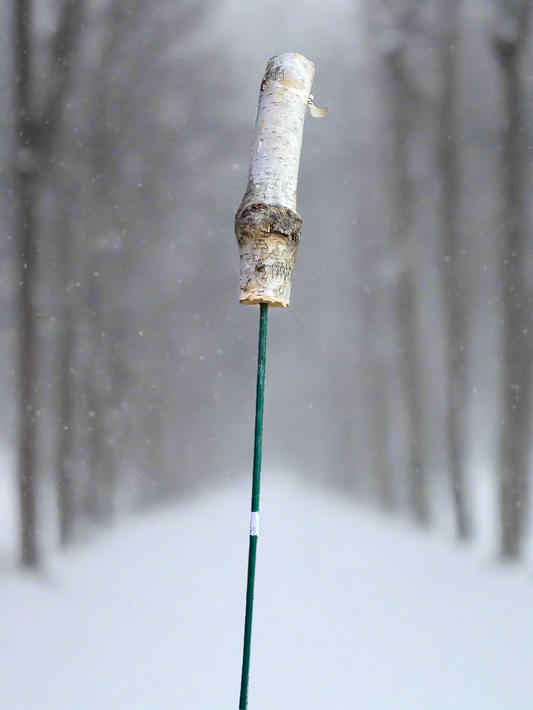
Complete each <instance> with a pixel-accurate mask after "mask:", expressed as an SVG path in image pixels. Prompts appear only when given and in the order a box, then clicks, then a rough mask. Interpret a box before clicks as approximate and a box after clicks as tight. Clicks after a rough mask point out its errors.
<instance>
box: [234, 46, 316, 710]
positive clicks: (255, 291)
mask: <svg viewBox="0 0 533 710" xmlns="http://www.w3.org/2000/svg"><path fill="white" fill-rule="evenodd" d="M314 76H315V66H314V64H313V62H311V61H310V60H309V59H307V58H306V57H304V56H302V55H301V54H293V53H290V52H287V53H285V54H278V55H277V56H275V57H272V59H270V60H269V61H268V63H267V67H266V72H265V76H264V78H263V81H262V83H261V91H260V94H259V107H258V109H257V118H256V122H255V132H254V138H253V144H252V156H251V161H250V171H249V173H248V185H247V187H246V192H245V193H244V197H243V199H242V202H241V204H240V206H239V209H238V210H237V214H236V215H235V235H236V237H237V242H238V245H239V252H240V283H239V287H240V296H239V300H240V302H241V303H242V304H244V305H251V306H254V305H260V321H259V350H258V359H257V397H256V412H255V439H254V464H253V479H252V506H251V508H252V515H251V522H250V547H249V554H248V582H247V590H246V617H245V624H244V649H243V661H242V675H241V690H240V699H239V710H246V708H247V707H248V685H249V674H250V647H251V637H252V616H253V602H254V586H255V563H256V551H257V538H258V534H259V495H260V483H261V458H262V447H263V411H264V397H265V367H266V345H267V329H268V308H269V306H273V307H277V308H287V306H288V305H289V302H290V296H291V282H292V274H293V271H294V265H295V263H296V256H297V253H298V246H299V244H300V237H301V235H302V218H301V217H300V215H299V214H298V212H297V210H296V189H297V184H298V171H299V168H300V154H301V150H302V140H303V132H304V123H305V115H306V111H307V108H308V107H309V108H310V112H311V115H312V116H315V117H321V116H325V115H326V113H327V109H317V108H316V107H315V106H314V105H313V102H312V99H313V96H312V94H311V86H312V84H313V79H314Z"/></svg>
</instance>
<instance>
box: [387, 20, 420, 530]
mask: <svg viewBox="0 0 533 710" xmlns="http://www.w3.org/2000/svg"><path fill="white" fill-rule="evenodd" d="M405 46H406V36H405V35H404V34H403V33H402V29H401V27H398V28H397V33H396V34H395V35H394V41H393V42H392V43H391V45H390V46H389V47H388V48H387V50H386V52H385V54H384V58H385V65H386V68H387V73H388V78H389V86H390V96H391V109H392V110H391V115H392V121H391V123H392V125H391V134H392V135H391V160H390V167H389V172H390V177H389V179H390V190H391V203H392V209H391V222H392V235H393V237H394V238H395V241H396V242H397V245H398V252H399V258H400V261H401V265H400V270H399V274H398V277H397V285H396V292H397V297H396V299H395V310H396V330H397V335H398V357H399V370H400V378H401V389H402V393H403V398H404V401H405V406H406V414H407V422H406V429H407V442H408V454H407V455H408V493H409V502H410V506H411V509H412V512H413V514H414V516H415V519H416V521H417V522H418V523H419V524H421V525H427V524H428V523H429V522H430V511H429V505H428V494H427V479H426V469H425V451H424V412H423V381H422V372H423V369H422V363H421V355H420V352H421V347H420V340H419V337H418V319H417V308H418V304H417V281H416V278H417V256H416V244H415V241H414V240H415V237H414V233H413V210H414V185H413V179H412V176H411V171H410V140H411V130H412V124H413V120H414V115H415V113H414V109H415V105H416V101H417V99H416V92H415V89H414V87H413V85H412V83H411V81H410V79H409V76H408V73H407V69H406V66H405V57H404V53H405Z"/></svg>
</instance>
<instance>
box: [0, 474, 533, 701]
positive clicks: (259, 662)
mask: <svg viewBox="0 0 533 710" xmlns="http://www.w3.org/2000/svg"><path fill="white" fill-rule="evenodd" d="M263 486H264V492H263V499H262V516H261V536H260V541H259V556H258V574H257V594H256V615H255V623H254V638H253V649H252V672H251V687H250V710H283V709H285V708H287V709H288V708H291V710H292V709H298V708H302V710H303V708H305V709H306V710H319V709H320V710H325V709H326V708H328V709H329V708H334V709H336V710H343V709H346V710H355V709H361V710H528V709H529V708H532V707H533V671H532V669H533V614H532V599H533V585H532V583H531V580H530V579H529V578H528V576H527V575H526V574H525V573H524V571H523V570H522V571H520V570H514V569H512V568H508V567H502V566H498V565H496V564H494V565H493V564H487V563H486V562H485V563H483V562H481V561H480V559H479V555H478V554H476V553H475V552H472V551H465V550H460V549H458V548H456V547H454V546H453V545H451V544H450V542H449V541H446V540H442V539H440V538H435V537H432V536H421V535H420V534H419V533H417V532H415V531H412V530H410V529H409V528H406V527H405V526H403V525H400V524H392V523H386V522H384V521H383V519H381V518H377V517H374V515H372V514H370V513H368V512H364V511H361V510H360V509H358V508H354V507H352V506H351V505H349V504H348V503H344V502H343V501H342V500H341V499H338V498H334V497H331V496H328V495H327V494H325V493H322V492H320V491H318V490H316V489H305V488H303V487H301V484H298V483H296V482H291V481H288V480H283V479H281V478H279V477H277V478H272V477H271V476H269V475H268V473H267V474H266V475H265V476H264V483H263ZM248 489H249V486H248V485H247V484H242V483H234V482H232V481H228V482H227V485H226V487H225V489H224V490H219V491H218V492H213V493H211V494H210V495H209V496H205V497H204V498H201V499H195V500H189V501H184V502H183V503H182V504H181V505H180V506H176V507H173V508H169V509H168V510H166V511H163V512H160V513H158V514H153V515H152V516H149V517H148V516H147V517H143V518H138V519H133V520H130V521H128V522H126V523H125V524H124V525H123V526H122V527H121V528H120V529H118V530H117V531H116V532H112V533H111V534H106V535H105V536H102V537H101V538H99V539H98V540H96V541H93V542H92V543H91V544H87V545H86V546H84V547H81V548H78V549H77V550H75V551H72V552H71V553H70V554H69V555H67V556H63V557H61V558H60V557H55V558H53V559H52V560H51V562H50V565H49V567H48V571H47V574H46V575H45V576H44V578H43V579H41V580H38V581H36V580H34V579H32V578H30V577H25V578H23V577H21V576H19V575H17V574H15V573H9V574H7V573H6V571H5V569H4V570H3V572H2V573H1V574H2V576H1V577H0V610H1V611H0V653H1V658H0V669H1V671H0V673H1V674H0V706H1V708H2V710H48V708H50V709H51V710H52V709H53V710H147V709H148V708H153V709H154V710H177V709H179V710H225V709H227V710H230V709H235V708H237V706H238V689H239V678H240V662H241V644H242V627H243V612H244V590H245V569H246V556H247V544H248V539H247V527H248V523H249V515H248V513H247V510H248V499H249V495H248Z"/></svg>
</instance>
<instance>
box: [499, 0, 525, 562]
mask: <svg viewBox="0 0 533 710" xmlns="http://www.w3.org/2000/svg"><path fill="white" fill-rule="evenodd" d="M498 10H499V12H498V14H497V17H496V22H495V27H494V32H493V38H492V39H493V47H494V52H495V55H496V59H497V61H498V64H499V66H500V69H501V74H502V84H503V94H504V111H505V128H504V134H503V145H502V153H501V156H502V160H501V173H502V252H501V282H502V291H503V394H504V408H505V410H504V416H503V422H502V426H501V430H500V462H499V466H500V516H501V526H502V537H501V554H502V556H503V557H506V558H516V557H519V555H520V552H521V546H522V540H523V535H524V527H525V521H526V515H527V509H528V490H529V478H530V476H529V452H530V445H529V442H530V436H531V384H532V383H531V356H532V354H533V353H532V347H531V314H530V310H529V304H530V289H529V283H528V278H527V274H528V269H527V258H528V230H527V217H526V205H525V194H524V190H525V179H526V169H527V166H526V162H525V160H526V159H528V158H525V156H527V155H528V154H527V151H526V146H525V143H524V141H523V129H524V126H525V124H526V120H525V118H524V104H525V96H524V93H525V92H524V88H523V85H522V80H521V77H520V59H521V56H522V50H523V46H524V44H525V41H526V38H527V33H528V28H529V19H530V15H531V2H530V0H522V1H521V2H520V1H518V2H510V1H505V0H501V1H500V3H499V7H498Z"/></svg>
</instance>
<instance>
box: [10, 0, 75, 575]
mask: <svg viewBox="0 0 533 710" xmlns="http://www.w3.org/2000/svg"><path fill="white" fill-rule="evenodd" d="M13 9H14V12H13V21H14V38H15V41H14V62H13V71H14V76H15V80H14V86H15V102H14V103H15V129H16V140H17V142H18V145H17V146H16V150H17V160H16V168H15V169H16V173H17V174H16V176H15V180H14V188H15V193H16V202H17V209H18V214H17V220H16V222H17V226H16V229H17V241H18V244H19V249H20V252H19V253H20V256H21V275H20V285H19V291H18V306H19V315H18V317H19V323H18V338H19V357H18V360H19V368H20V385H19V405H20V423H19V433H18V439H19V461H18V477H19V491H20V528H21V563H22V565H23V566H25V567H37V566H38V564H39V553H38V549H37V540H36V535H37V510H36V490H35V487H36V477H37V464H38V456H37V453H38V432H37V425H36V419H35V417H36V412H37V409H38V359H39V352H38V316H39V309H38V305H37V293H38V288H37V262H38V251H39V249H38V246H37V232H36V230H37V224H38V221H37V213H38V202H39V191H40V187H41V185H42V181H43V178H44V175H45V172H46V167H47V164H48V160H47V158H48V157H49V156H50V153H51V151H52V146H53V141H54V138H55V136H56V134H57V133H58V130H59V126H60V121H61V118H62V112H63V109H64V102H65V98H66V95H67V92H68V89H69V86H70V78H71V61H70V60H71V57H72V54H73V50H74V47H75V45H76V40H77V37H78V34H79V31H80V29H81V12H82V2H81V0H63V2H62V5H61V6H60V8H59V10H58V28H57V30H56V32H55V33H54V35H53V37H52V38H51V40H50V43H51V55H52V60H51V64H52V66H51V67H50V69H49V73H48V75H47V78H46V84H48V86H46V87H45V88H46V89H47V91H45V92H43V86H39V90H38V91H37V89H36V87H35V82H34V81H33V77H32V61H33V37H32V25H33V22H32V19H33V12H32V10H33V5H32V3H31V0H14V8H13ZM43 93H44V94H45V95H44V98H43V101H42V102H41V101H38V97H42V96H43Z"/></svg>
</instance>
